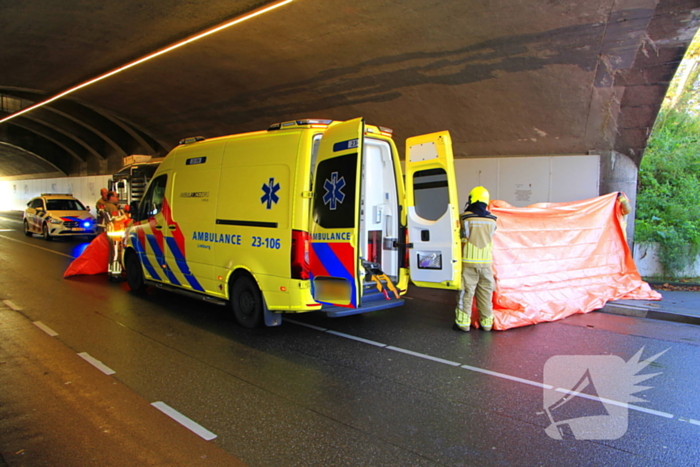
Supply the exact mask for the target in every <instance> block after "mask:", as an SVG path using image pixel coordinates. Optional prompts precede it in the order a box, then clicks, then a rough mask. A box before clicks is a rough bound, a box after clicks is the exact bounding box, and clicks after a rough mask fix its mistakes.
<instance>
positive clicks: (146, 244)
mask: <svg viewBox="0 0 700 467" xmlns="http://www.w3.org/2000/svg"><path fill="white" fill-rule="evenodd" d="M401 172H402V171H401V166H400V165H399V155H398V151H397V150H396V146H395V144H394V142H393V140H392V139H391V130H388V129H386V128H382V127H377V126H372V125H366V124H365V123H364V120H363V119H361V118H358V119H355V120H351V121H348V122H335V121H330V120H298V121H292V122H285V123H281V124H275V125H272V126H271V127H270V128H269V129H268V130H267V131H259V132H254V133H246V134H240V135H232V136H224V137H220V138H214V139H203V138H201V137H195V138H187V139H185V140H183V141H181V142H180V145H179V146H178V147H176V148H175V149H174V150H173V151H171V152H170V154H168V155H167V156H166V158H165V159H164V160H163V162H162V163H161V164H160V166H159V168H158V170H157V171H156V173H155V174H154V176H153V179H152V180H151V182H150V184H149V186H148V189H147V190H146V194H145V195H144V197H143V198H142V200H141V202H140V203H139V205H138V208H137V209H134V210H132V216H133V219H134V223H133V225H132V226H130V227H129V229H128V231H127V234H126V236H125V240H124V241H125V248H124V263H125V267H126V276H127V281H128V284H129V286H130V288H131V289H132V290H134V291H137V292H138V291H141V290H143V289H144V288H145V287H146V286H147V285H152V286H156V287H161V288H167V289H169V290H173V291H177V292H181V293H185V294H188V295H194V296H197V297H199V298H203V299H205V300H209V301H212V302H215V303H219V304H229V305H230V306H231V307H232V311H233V313H234V316H235V318H236V320H237V321H238V322H239V323H240V324H241V325H242V326H245V327H255V326H258V325H260V324H262V323H265V324H266V325H267V326H275V325H278V324H280V323H281V313H285V312H286V313H301V312H307V311H323V312H326V313H328V315H329V316H334V317H337V316H346V315H351V314H356V313H365V312H368V311H374V310H380V309H385V308H390V307H393V306H398V305H401V304H402V303H403V299H401V298H400V297H398V296H393V295H390V294H382V293H379V292H378V289H379V288H381V287H379V286H378V285H377V283H376V281H373V280H372V279H373V274H372V273H371V272H369V270H368V269H367V268H365V267H364V266H365V265H366V262H368V261H370V262H374V263H378V264H379V265H380V267H381V271H380V272H383V273H384V274H385V275H386V276H388V278H390V279H391V281H392V283H393V284H395V285H396V288H397V289H398V292H399V295H403V294H404V293H405V292H406V289H407V287H408V280H409V277H410V279H411V280H412V282H413V283H414V284H416V285H420V286H427V287H439V288H449V289H457V288H459V285H460V283H459V281H460V271H461V264H460V240H459V225H458V207H457V189H456V184H455V180H454V166H453V160H452V144H451V140H450V136H449V133H448V132H440V133H433V134H429V135H424V136H417V137H414V138H409V139H408V140H407V142H406V172H407V173H406V188H404V180H403V176H402V173H401ZM374 271H375V272H376V271H377V267H376V264H375V268H374ZM375 278H376V277H375Z"/></svg>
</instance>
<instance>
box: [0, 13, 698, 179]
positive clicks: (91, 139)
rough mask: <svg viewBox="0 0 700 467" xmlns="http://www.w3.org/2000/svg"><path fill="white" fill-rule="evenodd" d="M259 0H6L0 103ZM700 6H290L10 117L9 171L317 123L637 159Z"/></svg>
mask: <svg viewBox="0 0 700 467" xmlns="http://www.w3.org/2000/svg"><path fill="white" fill-rule="evenodd" d="M264 3H266V2H259V1H254V0H236V1H231V2H225V3H221V2H209V1H205V0H190V1H175V2H172V1H171V2H150V3H148V4H144V3H143V2H140V1H134V0H124V1H121V2H108V3H105V2H103V1H98V0H86V1H84V2H80V3H79V4H78V3H74V2H53V1H49V0H28V1H23V2H13V4H12V5H11V6H6V7H4V8H3V15H0V37H2V43H3V47H2V48H0V69H2V70H3V73H2V75H1V76H0V95H1V96H2V105H1V106H0V113H3V114H5V115H7V114H10V113H12V112H14V111H16V110H17V109H19V108H22V107H26V106H27V105H29V104H30V103H33V102H38V101H41V100H43V99H46V98H48V97H50V96H52V95H55V94H57V93H59V92H61V91H63V90H65V89H68V88H70V87H72V86H74V85H76V84H79V83H81V82H84V81H86V80H88V79H90V78H93V77H95V76H98V75H100V74H102V73H104V72H106V71H109V70H112V69H114V68H117V67H118V66H120V65H123V64H124V63H127V62H129V61H131V60H134V59H136V58H138V57H141V56H143V55H146V54H148V53H150V52H152V51H155V50H158V49H159V48H162V47H164V46H166V45H168V44H171V43H173V42H176V41H178V40H180V39H183V38H185V37H187V36H189V35H191V34H194V33H196V32H198V31H201V30H204V29H206V28H208V27H211V26H213V25H216V24H219V23H221V22H223V21H225V20H227V19H230V18H233V17H236V16H238V15H240V14H243V13H245V12H247V11H250V10H251V9H253V8H256V7H259V6H261V5H263V4H264ZM694 8H697V2H696V0H659V1H656V0H626V1H616V0H592V1H587V2H560V1H551V0H535V1H531V2H512V1H510V0H495V1H490V2H465V1H463V0H445V1H442V2H425V1H424V0H404V1H400V2H396V1H388V0H379V1H377V0H371V1H370V0H357V1H353V2H347V1H345V0H326V1H323V2H312V1H309V0H295V1H294V2H293V3H291V4H288V5H285V6H282V7H280V8H279V9H276V10H274V11H272V12H269V13H266V14H263V15H261V16H258V17H256V18H253V19H252V20H250V21H247V22H244V23H241V24H238V25H236V26H233V27H231V28H229V29H226V30H224V31H222V32H219V33H217V34H214V35H212V36H209V37H207V38H204V39H202V40H201V41H198V42H195V43H192V44H189V45H187V46H184V47H182V48H180V49H177V50H176V51H173V52H172V53H169V54H167V55H163V56H160V57H157V58H155V59H153V60H151V61H149V62H146V63H144V64H142V65H139V66H137V67H134V68H132V69H129V70H127V71H124V72H122V73H120V74H117V75H115V76H113V77H110V78H108V79H106V80H104V81H101V82H99V83H97V84H95V85H92V86H90V87H87V88H84V89H82V90H80V91H78V92H76V93H74V94H72V95H71V96H70V97H66V98H63V99H61V100H58V101H55V102H53V103H52V104H50V105H48V106H46V107H43V108H41V109H37V110H36V111H32V112H30V113H27V114H25V115H23V116H20V117H17V118H15V119H13V120H10V121H8V122H6V123H3V124H0V178H3V177H5V178H7V177H11V178H20V177H32V176H34V177H36V176H42V175H46V174H56V173H60V174H65V175H93V174H107V173H111V172H114V171H116V170H117V169H118V168H119V166H120V165H121V158H122V157H124V156H125V155H129V154H153V155H156V154H158V155H162V154H164V153H166V152H167V151H168V150H169V149H170V148H171V147H172V146H173V145H174V144H176V143H177V141H178V140H179V139H181V138H183V137H187V136H194V135H203V136H218V135H223V134H230V133H238V132H244V131H251V130H260V129H264V128H267V127H268V126H269V125H270V124H271V123H274V122H278V121H285V120H292V119H297V118H307V117H317V118H332V119H338V120H345V119H349V118H354V117H357V116H364V117H366V119H367V120H368V121H369V122H371V123H376V124H380V125H383V126H388V127H392V128H394V130H395V136H396V139H397V142H398V143H399V144H400V145H401V144H403V140H404V139H405V138H406V137H409V136H413V135H416V134H423V133H429V132H433V131H439V130H445V129H447V130H450V132H451V133H452V137H453V141H454V149H455V154H456V156H458V157H474V156H479V157H484V156H503V155H547V154H558V155H561V154H564V155H565V154H577V155H578V154H589V153H608V154H624V155H627V156H629V157H630V161H631V162H632V163H633V164H638V163H639V161H640V160H641V157H642V154H643V151H644V147H645V145H646V141H647V138H648V135H649V132H650V130H651V127H652V125H653V123H654V120H655V118H656V115H657V112H658V110H659V107H660V105H661V103H662V101H663V99H664V96H665V93H666V89H667V87H668V83H669V81H670V80H671V78H672V77H673V74H674V72H675V70H676V68H677V66H678V64H679V62H680V60H681V59H682V57H683V54H684V52H685V50H686V48H687V46H688V44H689V43H690V41H691V40H692V37H693V35H694V33H695V31H696V29H697V27H698V24H700V20H699V16H698V15H699V14H700V11H698V10H697V9H696V10H694Z"/></svg>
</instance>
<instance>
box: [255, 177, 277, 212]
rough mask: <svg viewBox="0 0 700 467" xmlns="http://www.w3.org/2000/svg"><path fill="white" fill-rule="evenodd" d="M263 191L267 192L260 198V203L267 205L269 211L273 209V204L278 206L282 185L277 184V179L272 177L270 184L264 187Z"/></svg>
mask: <svg viewBox="0 0 700 467" xmlns="http://www.w3.org/2000/svg"><path fill="white" fill-rule="evenodd" d="M262 191H263V192H265V194H264V195H262V197H261V198H260V202H261V203H263V204H267V209H272V203H275V204H277V203H278V202H279V200H280V197H279V196H277V192H278V191H280V184H279V183H275V177H270V182H269V183H267V184H265V185H263V186H262Z"/></svg>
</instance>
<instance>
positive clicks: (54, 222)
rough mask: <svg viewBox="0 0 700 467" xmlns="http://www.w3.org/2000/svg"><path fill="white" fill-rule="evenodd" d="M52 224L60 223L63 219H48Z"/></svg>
mask: <svg viewBox="0 0 700 467" xmlns="http://www.w3.org/2000/svg"><path fill="white" fill-rule="evenodd" d="M50 222H51V223H52V224H62V223H63V221H62V220H61V219H51V221H50Z"/></svg>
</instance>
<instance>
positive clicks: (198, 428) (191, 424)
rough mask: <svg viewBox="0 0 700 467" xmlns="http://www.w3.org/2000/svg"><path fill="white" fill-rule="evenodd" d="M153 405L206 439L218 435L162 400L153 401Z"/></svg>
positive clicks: (209, 439) (208, 439)
mask: <svg viewBox="0 0 700 467" xmlns="http://www.w3.org/2000/svg"><path fill="white" fill-rule="evenodd" d="M151 405H152V406H153V407H155V408H156V409H158V410H160V411H161V412H163V413H164V414H165V415H167V416H168V417H170V418H172V419H173V420H175V421H176V422H178V423H179V424H180V425H182V426H184V427H185V428H187V429H188V430H190V431H193V432H194V433H195V434H197V435H199V436H201V437H202V438H204V439H205V440H207V441H211V440H212V439H214V438H216V435H215V434H214V433H212V432H211V431H209V430H207V429H206V428H204V427H203V426H202V425H200V424H199V423H197V422H195V421H194V420H192V419H191V418H188V417H186V416H184V415H182V414H181V413H180V412H178V411H177V410H175V409H173V408H172V407H170V406H169V405H168V404H166V403H165V402H160V401H159V402H153V403H152V404H151Z"/></svg>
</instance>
